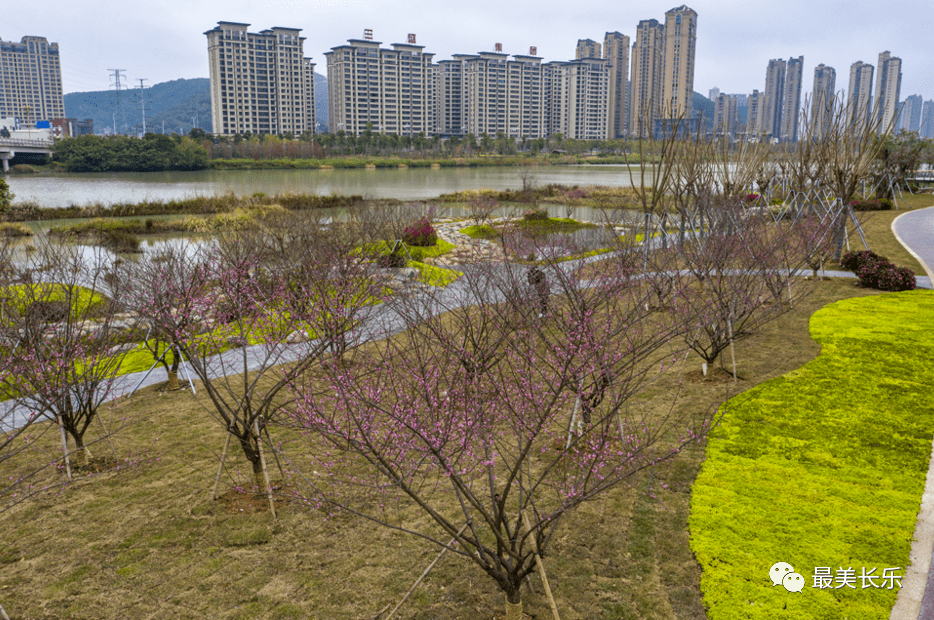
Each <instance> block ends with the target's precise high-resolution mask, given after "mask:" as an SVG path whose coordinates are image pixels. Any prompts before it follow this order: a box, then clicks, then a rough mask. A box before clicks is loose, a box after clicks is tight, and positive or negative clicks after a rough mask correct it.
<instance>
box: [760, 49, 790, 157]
mask: <svg viewBox="0 0 934 620" xmlns="http://www.w3.org/2000/svg"><path fill="white" fill-rule="evenodd" d="M785 74H786V63H785V61H784V60H782V59H781V58H775V59H772V60H770V61H769V65H768V67H767V68H766V70H765V106H764V107H763V109H762V112H761V114H760V116H759V132H758V133H760V134H762V135H765V136H768V137H770V138H779V137H781V132H782V111H783V104H784V101H785Z"/></svg>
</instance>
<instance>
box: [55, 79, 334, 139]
mask: <svg viewBox="0 0 934 620" xmlns="http://www.w3.org/2000/svg"><path fill="white" fill-rule="evenodd" d="M327 82H328V81H327V78H326V77H324V76H323V75H319V74H317V73H315V115H316V117H317V120H318V123H319V124H324V125H327V122H328V87H327ZM65 116H66V117H67V118H74V119H78V120H83V119H86V118H90V119H93V120H94V133H101V130H102V129H103V128H104V127H109V128H111V131H113V128H114V125H116V128H117V133H137V132H139V131H141V130H142V124H143V114H142V108H141V106H140V91H139V88H137V89H136V90H132V89H128V90H122V91H120V92H119V94H118V92H117V91H115V90H102V91H91V92H83V93H69V94H67V95H65ZM163 123H164V125H163ZM195 126H197V127H200V128H201V129H203V130H204V131H206V132H208V133H211V132H212V131H213V127H212V124H211V92H210V80H208V78H193V79H178V80H172V81H170V82H162V83H160V84H154V85H153V86H152V87H149V88H147V89H146V131H151V132H154V133H162V131H163V127H164V128H165V133H167V134H170V133H173V132H174V133H184V134H187V133H188V132H189V131H191V129H192V128H193V127H195Z"/></svg>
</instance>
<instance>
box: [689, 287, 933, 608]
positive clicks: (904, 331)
mask: <svg viewBox="0 0 934 620" xmlns="http://www.w3.org/2000/svg"><path fill="white" fill-rule="evenodd" d="M932 330H934V292H931V291H923V290H919V291H908V292H904V293H890V294H887V295H880V296H875V297H872V298H863V299H848V300H844V301H840V302H837V303H835V304H832V305H830V306H827V307H825V308H823V309H822V310H820V311H819V312H817V313H815V314H814V316H813V317H811V333H812V335H813V337H814V339H815V340H816V341H817V342H819V343H820V344H821V345H822V350H821V354H820V356H819V357H818V358H817V359H816V360H814V361H812V362H810V363H808V364H807V365H805V366H804V367H802V368H800V369H798V370H795V371H793V372H791V373H788V374H787V375H784V376H782V377H779V378H777V379H774V380H772V381H769V382H767V383H765V384H763V385H760V386H758V387H757V388H754V389H752V390H749V391H748V392H745V393H743V394H741V395H739V396H736V397H735V398H733V399H732V400H730V401H729V402H728V403H727V404H726V406H725V411H726V413H725V415H724V417H723V420H722V422H721V425H720V428H719V429H718V430H717V431H716V432H715V433H714V435H713V436H712V437H711V440H710V444H709V446H708V450H707V460H706V462H705V463H704V466H703V468H702V471H701V475H700V476H699V477H698V479H697V482H696V484H695V485H694V492H693V498H692V502H691V513H692V514H691V519H690V528H691V543H692V547H693V548H694V551H695V553H696V554H697V559H698V561H699V562H700V563H701V566H702V567H703V570H704V575H703V579H702V580H701V588H702V590H703V591H704V601H705V603H706V604H707V605H708V606H709V607H710V612H709V617H710V618H711V620H720V619H730V618H763V619H766V618H775V617H781V618H795V619H801V620H809V619H812V618H850V619H851V620H858V619H865V620H871V619H874V618H886V617H888V614H889V612H890V610H891V608H892V605H893V604H894V603H895V597H896V595H897V593H898V589H897V587H896V588H894V589H888V588H887V587H886V588H876V587H870V588H868V589H864V588H863V587H862V585H863V582H862V581H856V589H855V590H850V589H849V588H843V589H842V590H841V589H838V588H836V586H838V585H839V583H838V582H836V581H834V582H833V586H834V587H831V588H826V589H824V588H813V587H812V586H813V584H814V575H815V574H816V567H828V568H829V569H830V571H832V573H833V575H836V574H837V572H836V571H837V570H838V569H840V568H844V569H846V568H850V567H852V568H854V569H855V571H856V573H855V574H856V575H857V576H859V575H861V574H862V569H865V570H866V571H867V572H870V571H871V569H872V568H874V567H875V568H876V571H875V574H876V575H877V576H878V575H881V573H882V572H883V569H885V568H898V574H899V575H902V576H904V574H905V568H906V566H907V564H908V554H909V551H910V549H911V540H912V536H913V534H914V530H915V522H916V520H917V513H918V508H919V505H920V502H921V495H922V493H923V492H924V484H925V475H926V473H927V469H928V460H929V458H930V455H931V436H932V433H934V362H932V360H934V342H932V340H931V338H930V334H931V331H932ZM779 561H781V562H787V563H789V564H791V565H792V567H794V570H795V572H797V573H799V574H801V575H802V576H803V578H804V581H805V589H804V591H803V593H802V595H800V596H799V595H797V594H791V593H789V592H787V591H786V590H785V588H784V587H782V586H780V585H779V586H778V587H774V586H773V584H772V582H771V581H770V580H769V579H768V575H769V568H770V567H771V566H772V565H773V564H774V563H776V562H779Z"/></svg>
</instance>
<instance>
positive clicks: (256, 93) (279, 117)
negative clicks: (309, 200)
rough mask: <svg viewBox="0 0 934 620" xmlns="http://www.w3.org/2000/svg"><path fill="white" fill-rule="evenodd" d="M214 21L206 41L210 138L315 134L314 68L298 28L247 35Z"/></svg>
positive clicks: (244, 29) (239, 28)
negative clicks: (248, 134) (247, 134)
mask: <svg viewBox="0 0 934 620" xmlns="http://www.w3.org/2000/svg"><path fill="white" fill-rule="evenodd" d="M249 26H250V24H241V23H237V22H218V23H217V26H216V27H215V28H213V29H212V30H208V31H207V32H205V33H204V34H205V35H206V36H207V39H208V60H209V70H210V89H211V120H212V122H213V127H214V133H215V134H219V135H233V134H239V133H246V132H250V133H254V134H282V133H291V134H294V135H300V134H302V133H304V132H306V131H314V130H315V79H314V70H315V65H314V63H312V62H311V59H310V58H306V57H305V55H304V51H303V48H304V41H305V38H304V37H301V36H299V33H300V32H301V29H299V28H272V29H271V30H263V31H261V32H259V33H252V32H248V31H247V28H249Z"/></svg>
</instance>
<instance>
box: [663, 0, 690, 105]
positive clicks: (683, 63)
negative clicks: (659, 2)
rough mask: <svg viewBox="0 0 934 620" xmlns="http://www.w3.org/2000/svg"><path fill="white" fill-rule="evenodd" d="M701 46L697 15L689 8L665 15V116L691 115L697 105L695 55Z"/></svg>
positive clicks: (672, 10)
mask: <svg viewBox="0 0 934 620" xmlns="http://www.w3.org/2000/svg"><path fill="white" fill-rule="evenodd" d="M696 45H697V13H696V12H695V11H694V10H693V9H691V8H689V7H688V6H686V5H683V4H682V5H681V6H679V7H675V8H673V9H671V10H670V11H667V12H666V13H665V52H664V55H665V56H664V57H665V60H664V74H663V77H662V106H663V107H662V115H663V116H664V117H665V118H684V119H687V118H689V117H690V116H691V114H692V111H693V104H694V56H695V47H696Z"/></svg>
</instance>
